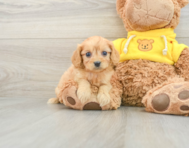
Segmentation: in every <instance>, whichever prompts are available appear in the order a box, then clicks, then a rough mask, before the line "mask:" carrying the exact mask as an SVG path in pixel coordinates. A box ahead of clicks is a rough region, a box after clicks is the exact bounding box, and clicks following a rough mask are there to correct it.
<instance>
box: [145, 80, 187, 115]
mask: <svg viewBox="0 0 189 148" xmlns="http://www.w3.org/2000/svg"><path fill="white" fill-rule="evenodd" d="M144 100H145V101H144ZM144 100H143V103H144V104H145V106H146V111H149V112H155V113H161V114H175V115H187V114H189V83H188V82H181V83H171V84H168V85H164V86H162V87H161V88H158V89H155V90H153V91H150V92H148V93H147V95H146V96H145V97H144Z"/></svg>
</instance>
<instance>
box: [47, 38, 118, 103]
mask: <svg viewBox="0 0 189 148" xmlns="http://www.w3.org/2000/svg"><path fill="white" fill-rule="evenodd" d="M104 51H105V52H106V53H107V55H103V52H104ZM87 53H90V56H87V55H86V54H87ZM119 58H120V56H119V53H118V52H117V51H116V50H115V48H114V46H113V44H112V42H110V41H108V40H106V39H104V38H102V37H98V36H95V37H91V38H88V39H87V40H85V41H84V42H83V43H82V44H81V45H78V48H77V50H76V51H75V52H74V53H73V56H72V63H73V65H72V66H71V67H70V68H69V69H68V70H67V71H66V72H65V73H64V75H63V76H62V78H61V80H60V82H59V85H58V87H57V89H56V94H57V99H53V100H52V99H51V100H49V101H50V102H49V103H57V102H58V101H60V102H62V100H61V96H59V95H58V94H59V89H58V88H62V87H63V85H65V84H64V83H65V80H74V82H76V83H77V86H78V90H77V96H78V99H80V101H81V102H82V103H85V102H87V101H88V100H89V99H90V97H91V95H92V90H91V87H92V86H96V87H98V94H97V100H98V102H99V104H100V106H105V105H107V104H108V103H110V99H111V98H110V95H109V92H110V90H111V88H112V86H111V83H110V80H111V78H112V75H113V74H114V67H115V65H116V64H117V63H118V62H119ZM95 62H100V63H101V64H100V66H99V67H97V66H95Z"/></svg>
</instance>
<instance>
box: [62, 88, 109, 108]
mask: <svg viewBox="0 0 189 148" xmlns="http://www.w3.org/2000/svg"><path fill="white" fill-rule="evenodd" d="M62 100H63V103H64V105H66V106H68V107H70V108H72V109H76V110H110V109H111V107H112V106H111V105H110V103H109V104H106V103H105V104H106V105H104V106H100V103H98V101H97V99H96V95H91V98H89V99H88V100H87V102H85V103H82V102H81V100H80V99H79V98H78V96H77V88H76V87H75V86H72V87H70V88H67V89H65V90H64V91H63V95H62Z"/></svg>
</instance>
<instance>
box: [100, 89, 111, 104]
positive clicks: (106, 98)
mask: <svg viewBox="0 0 189 148" xmlns="http://www.w3.org/2000/svg"><path fill="white" fill-rule="evenodd" d="M97 99H98V102H99V103H100V106H101V107H102V106H105V105H107V104H109V103H110V95H109V93H108V92H99V93H98V95H97Z"/></svg>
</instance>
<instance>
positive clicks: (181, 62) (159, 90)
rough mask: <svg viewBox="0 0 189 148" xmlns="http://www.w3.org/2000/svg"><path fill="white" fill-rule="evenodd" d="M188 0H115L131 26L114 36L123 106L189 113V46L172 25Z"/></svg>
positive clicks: (162, 111) (119, 12)
mask: <svg viewBox="0 0 189 148" xmlns="http://www.w3.org/2000/svg"><path fill="white" fill-rule="evenodd" d="M187 4H188V0H117V12H118V14H119V15H120V17H121V18H122V20H123V23H124V26H125V28H126V30H127V31H128V37H127V39H118V40H116V41H114V45H115V47H116V49H117V50H118V51H119V53H120V57H121V60H120V63H119V64H118V66H117V68H116V72H117V75H118V78H119V80H120V82H121V83H122V85H123V96H122V97H123V100H122V103H123V105H131V106H143V104H144V105H145V106H146V110H147V111H149V112H156V113H162V114H188V113H189V82H187V81H188V80H189V48H188V47H187V46H186V45H184V44H178V42H177V41H176V39H175V38H176V34H175V33H174V29H175V28H176V27H177V25H178V24H179V18H180V11H181V8H183V7H184V6H186V5H187Z"/></svg>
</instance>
